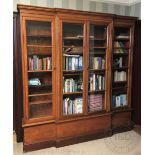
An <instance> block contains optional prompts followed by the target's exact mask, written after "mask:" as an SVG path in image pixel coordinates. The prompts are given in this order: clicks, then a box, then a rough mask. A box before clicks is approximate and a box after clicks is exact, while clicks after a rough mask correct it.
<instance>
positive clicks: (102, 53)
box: [89, 51, 106, 55]
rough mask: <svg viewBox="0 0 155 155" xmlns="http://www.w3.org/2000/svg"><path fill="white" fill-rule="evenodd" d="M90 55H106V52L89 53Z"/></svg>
mask: <svg viewBox="0 0 155 155" xmlns="http://www.w3.org/2000/svg"><path fill="white" fill-rule="evenodd" d="M89 53H90V55H106V52H91V51H90V52H89Z"/></svg>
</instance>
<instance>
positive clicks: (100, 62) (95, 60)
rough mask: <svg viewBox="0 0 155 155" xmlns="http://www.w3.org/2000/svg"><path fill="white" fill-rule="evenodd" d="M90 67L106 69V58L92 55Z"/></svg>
mask: <svg viewBox="0 0 155 155" xmlns="http://www.w3.org/2000/svg"><path fill="white" fill-rule="evenodd" d="M90 69H105V60H104V58H102V57H90Z"/></svg>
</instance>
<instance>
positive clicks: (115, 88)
mask: <svg viewBox="0 0 155 155" xmlns="http://www.w3.org/2000/svg"><path fill="white" fill-rule="evenodd" d="M126 88H128V87H127V86H125V87H113V88H112V90H117V89H126Z"/></svg>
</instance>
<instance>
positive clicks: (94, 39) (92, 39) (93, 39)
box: [89, 38, 107, 41]
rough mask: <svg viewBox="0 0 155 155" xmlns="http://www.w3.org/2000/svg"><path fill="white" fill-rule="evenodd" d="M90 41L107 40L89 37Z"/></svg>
mask: <svg viewBox="0 0 155 155" xmlns="http://www.w3.org/2000/svg"><path fill="white" fill-rule="evenodd" d="M89 40H90V41H106V40H107V39H105V38H89Z"/></svg>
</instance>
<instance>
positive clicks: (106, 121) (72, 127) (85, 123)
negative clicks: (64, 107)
mask: <svg viewBox="0 0 155 155" xmlns="http://www.w3.org/2000/svg"><path fill="white" fill-rule="evenodd" d="M110 127H111V116H110V115H106V116H102V117H97V118H91V119H86V120H77V121H72V122H66V123H61V124H58V126H57V136H58V137H59V138H62V137H71V136H78V135H82V134H87V133H91V132H92V133H93V132H95V131H99V130H103V131H104V129H107V128H110Z"/></svg>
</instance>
